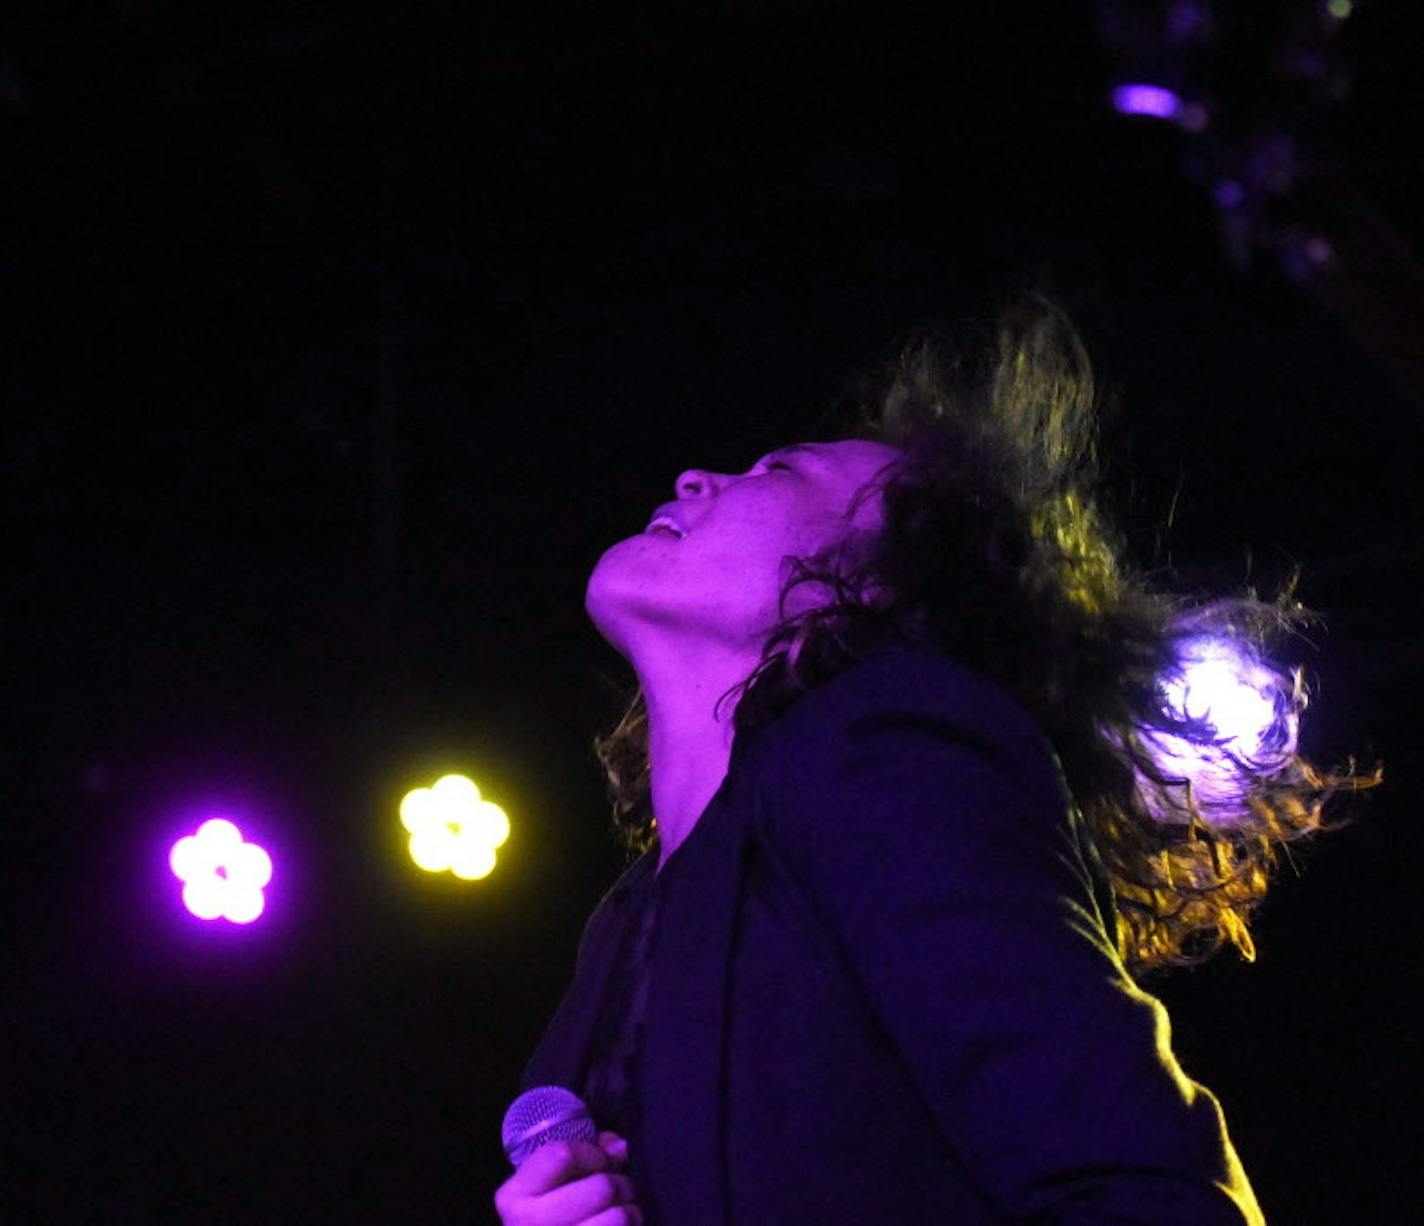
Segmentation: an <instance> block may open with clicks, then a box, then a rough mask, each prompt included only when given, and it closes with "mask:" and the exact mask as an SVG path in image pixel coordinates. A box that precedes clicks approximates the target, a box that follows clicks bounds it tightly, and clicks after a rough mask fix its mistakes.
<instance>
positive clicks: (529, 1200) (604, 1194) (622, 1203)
mask: <svg viewBox="0 0 1424 1226" xmlns="http://www.w3.org/2000/svg"><path fill="white" fill-rule="evenodd" d="M627 1162H628V1142H627V1141H625V1140H624V1139H623V1138H622V1137H620V1136H618V1135H617V1134H616V1133H612V1132H601V1133H599V1134H598V1144H597V1145H595V1144H593V1143H591V1142H589V1141H550V1142H549V1143H548V1144H547V1145H541V1146H540V1147H539V1148H538V1149H537V1150H535V1151H534V1153H532V1154H531V1155H530V1156H529V1157H528V1158H527V1159H526V1160H525V1162H524V1165H523V1166H521V1167H520V1168H519V1169H518V1170H517V1171H515V1172H514V1174H513V1175H511V1176H510V1177H509V1178H508V1179H506V1180H505V1181H504V1182H503V1183H502V1184H500V1186H499V1188H498V1189H497V1190H496V1192H495V1194H494V1207H495V1211H496V1212H497V1213H498V1214H499V1220H500V1221H501V1222H503V1223H504V1226H641V1224H642V1221H643V1211H642V1210H641V1209H639V1208H638V1206H637V1205H635V1204H634V1203H633V1196H634V1189H633V1181H632V1180H631V1179H629V1178H628V1176H627V1175H620V1174H618V1172H619V1171H620V1170H622V1168H623V1167H624V1166H625V1165H626V1164H627Z"/></svg>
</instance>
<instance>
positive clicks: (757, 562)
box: [584, 439, 902, 658]
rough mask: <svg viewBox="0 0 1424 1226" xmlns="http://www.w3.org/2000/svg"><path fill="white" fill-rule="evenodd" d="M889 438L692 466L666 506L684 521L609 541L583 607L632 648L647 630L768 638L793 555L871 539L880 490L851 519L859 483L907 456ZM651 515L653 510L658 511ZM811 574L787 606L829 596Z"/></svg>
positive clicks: (689, 638) (749, 641)
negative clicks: (739, 467) (735, 464)
mask: <svg viewBox="0 0 1424 1226" xmlns="http://www.w3.org/2000/svg"><path fill="white" fill-rule="evenodd" d="M901 454H902V453H901V452H900V451H898V450H897V449H896V448H894V447H891V446H889V445H888V444H885V443H877V442H871V441H868V440H861V439H843V440H840V441H838V442H833V443H797V444H792V445H790V446H787V447H783V448H780V449H779V450H777V451H774V452H771V453H770V454H769V455H767V456H765V457H763V458H762V459H760V460H758V461H757V463H756V464H754V465H753V466H752V467H751V468H750V469H748V470H747V471H746V472H745V473H715V472H707V471H704V470H701V469H689V470H688V471H687V472H684V473H683V474H682V475H681V476H679V477H678V479H677V482H676V492H677V500H676V502H673V503H669V504H666V510H668V511H669V512H670V513H671V515H672V516H673V518H675V519H676V520H677V521H678V523H679V526H680V527H681V528H682V529H683V530H684V531H685V533H686V535H685V536H683V537H681V538H680V539H679V538H678V537H677V536H674V535H673V534H671V533H669V532H666V531H645V532H642V533H640V534H638V535H637V536H631V537H628V538H627V539H626V540H622V541H619V542H617V543H616V544H614V545H613V546H611V547H610V548H609V549H608V550H607V551H605V552H604V554H603V556H602V557H600V558H599V560H598V563H597V564H596V565H595V567H594V570H593V574H592V575H591V576H590V578H589V582H588V589H587V593H586V596H585V602H584V603H585V608H586V609H587V610H588V613H589V616H590V617H591V618H592V619H593V622H594V624H595V625H596V626H597V627H598V629H599V632H600V633H601V634H603V636H604V638H606V639H607V640H608V641H609V642H610V643H611V644H612V645H613V646H614V647H615V648H617V649H618V650H619V651H620V652H622V653H623V654H624V655H625V656H630V658H631V655H632V653H634V652H636V650H637V647H638V645H639V644H638V638H639V636H640V635H644V634H652V635H655V636H657V637H659V638H664V639H666V638H668V637H671V639H672V640H674V641H677V640H681V641H683V642H685V643H687V644H688V646H691V645H693V643H694V642H699V641H700V642H704V643H706V644H707V645H711V644H712V643H714V642H715V643H717V644H720V645H723V646H728V647H733V648H737V649H742V648H746V647H748V646H755V647H759V646H760V643H761V642H762V641H763V639H764V638H765V636H766V634H767V632H768V631H769V630H770V629H771V627H772V626H773V625H775V623H776V621H777V620H778V613H777V599H778V596H779V594H780V592H781V589H782V587H783V586H784V585H785V583H786V581H787V580H788V579H789V578H790V576H791V573H792V571H791V567H790V565H789V562H788V559H789V558H790V557H792V556H798V557H806V556H809V555H812V554H815V553H817V552H818V551H820V550H822V549H825V548H827V547H828V546H831V545H834V544H835V543H837V542H838V541H846V542H848V543H849V544H850V545H851V547H852V548H854V547H855V544H856V543H857V542H865V541H868V540H870V539H873V538H874V536H875V535H876V534H877V533H878V532H879V531H880V528H881V525H882V522H883V505H882V502H881V496H880V492H879V490H878V489H877V490H876V491H875V492H873V493H871V494H869V495H868V496H866V497H865V498H864V499H863V500H862V502H861V505H860V507H859V509H858V510H857V511H856V512H855V516H854V519H853V520H851V519H848V518H847V516H848V515H849V514H850V510H851V505H852V503H853V501H854V499H855V496H856V494H857V492H858V491H859V490H860V489H861V488H862V487H863V486H865V485H866V484H867V483H869V482H871V481H872V480H874V479H875V478H876V477H877V476H879V475H880V474H881V473H882V472H883V470H884V469H885V468H886V467H887V466H888V465H890V464H891V463H893V462H894V461H895V460H897V459H899V458H900V457H901ZM649 518H650V519H651V518H652V514H651V513H650V515H649ZM816 587H817V585H813V584H803V585H802V586H801V587H799V588H797V589H796V591H795V592H794V593H793V597H792V602H788V607H787V612H788V613H795V612H799V611H801V610H802V609H803V608H805V607H807V606H808V605H810V604H813V603H815V602H817V601H825V600H826V599H827V596H828V594H827V593H826V592H825V591H824V590H820V591H819V592H818V591H817V590H816Z"/></svg>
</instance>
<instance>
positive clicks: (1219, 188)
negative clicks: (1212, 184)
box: [1212, 179, 1246, 209]
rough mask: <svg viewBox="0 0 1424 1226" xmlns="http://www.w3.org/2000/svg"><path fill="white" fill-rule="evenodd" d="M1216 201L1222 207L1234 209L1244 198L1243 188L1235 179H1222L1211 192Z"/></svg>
mask: <svg viewBox="0 0 1424 1226" xmlns="http://www.w3.org/2000/svg"><path fill="white" fill-rule="evenodd" d="M1212 194H1213V195H1214V196H1215V197H1216V202H1217V204H1219V205H1220V206H1221V207H1222V208H1224V209H1235V208H1239V207H1240V206H1241V202H1242V201H1243V200H1245V199H1246V192H1245V189H1244V188H1242V186H1241V184H1239V183H1238V182H1237V181H1236V180H1235V179H1222V180H1221V182H1220V183H1218V184H1217V185H1216V189H1215V190H1214V191H1213V193H1212Z"/></svg>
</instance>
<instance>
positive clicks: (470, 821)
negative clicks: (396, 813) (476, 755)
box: [400, 775, 509, 881]
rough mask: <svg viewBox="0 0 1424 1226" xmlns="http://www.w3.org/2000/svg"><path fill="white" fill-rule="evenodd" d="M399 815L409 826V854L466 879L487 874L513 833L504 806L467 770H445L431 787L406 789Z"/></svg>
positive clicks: (430, 867)
mask: <svg viewBox="0 0 1424 1226" xmlns="http://www.w3.org/2000/svg"><path fill="white" fill-rule="evenodd" d="M400 818H401V825H403V826H404V827H405V828H406V829H407V830H408V831H410V858H411V859H412V860H414V861H415V863H416V864H417V866H419V867H420V868H423V869H424V870H425V871H426V872H427V873H443V872H447V871H448V872H451V873H453V874H454V875H455V876H456V877H459V878H460V879H461V880H463V881H475V880H478V879H479V878H481V877H488V876H489V874H490V873H491V872H492V871H493V870H494V865H495V854H494V851H495V848H496V847H500V846H502V845H503V844H504V841H505V840H506V839H507V838H509V818H508V817H506V816H505V813H504V810H503V809H501V808H500V807H499V806H498V805H496V804H491V803H490V802H489V801H487V800H481V799H480V789H479V788H477V787H476V786H475V783H474V780H472V779H468V778H466V777H465V776H464V775H446V776H444V778H442V779H438V780H436V782H435V784H434V785H433V786H432V787H428V788H416V789H415V790H414V791H412V792H407V793H406V796H405V799H404V800H402V801H401V806H400Z"/></svg>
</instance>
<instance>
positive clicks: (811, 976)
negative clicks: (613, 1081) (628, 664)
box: [521, 649, 1263, 1226]
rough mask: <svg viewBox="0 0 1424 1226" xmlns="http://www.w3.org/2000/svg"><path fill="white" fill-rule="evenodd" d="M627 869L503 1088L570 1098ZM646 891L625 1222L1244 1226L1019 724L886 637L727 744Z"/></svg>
mask: <svg viewBox="0 0 1424 1226" xmlns="http://www.w3.org/2000/svg"><path fill="white" fill-rule="evenodd" d="M657 859H658V853H657V850H656V849H654V850H653V851H651V852H649V853H648V854H647V855H644V856H643V857H642V858H641V859H639V860H638V861H637V862H635V863H634V864H633V865H632V866H631V867H630V868H629V869H628V870H627V871H626V872H625V873H624V874H623V876H622V877H621V878H620V879H619V880H618V881H617V883H615V884H614V885H613V887H612V888H611V889H610V890H609V891H608V893H607V894H606V895H605V896H604V898H603V899H602V901H601V902H600V903H599V905H598V907H597V908H596V910H595V911H594V913H593V915H592V917H591V918H590V919H589V921H588V924H587V926H586V928H585V930H584V934H583V939H582V942H581V944H580V947H579V953H578V961H577V970H576V974H575V977H574V981H573V983H572V985H571V986H570V988H569V990H568V992H567V993H566V995H565V997H564V999H563V1002H562V1003H561V1004H560V1006H559V1009H558V1011H557V1012H556V1014H555V1015H554V1018H553V1020H552V1022H551V1023H550V1025H549V1027H548V1030H547V1031H546V1032H545V1034H544V1037H543V1039H542V1041H541V1042H540V1043H539V1046H538V1048H537V1050H536V1051H535V1053H534V1056H533V1058H532V1059H531V1061H530V1063H529V1066H528V1068H527V1070H526V1073H525V1076H524V1079H523V1082H522V1086H521V1088H522V1089H528V1088H530V1087H533V1086H538V1085H551V1084H552V1085H564V1086H568V1087H569V1088H571V1089H573V1090H574V1091H575V1092H579V1091H580V1090H581V1088H582V1083H583V1078H584V1077H585V1075H586V1072H587V1068H586V1060H587V1058H588V1053H589V1041H590V1036H591V1034H592V1033H593V1029H594V1023H595V1020H596V1018H597V1015H598V1013H599V1010H600V1008H602V1007H604V1006H605V1005H608V1006H609V1007H618V1004H619V1002H617V1001H616V1000H615V1001H611V1002H610V1001H606V1000H605V995H604V990H605V986H606V985H607V984H608V983H609V982H610V976H609V970H610V962H611V961H612V960H613V958H614V956H615V953H616V950H617V948H618V943H619V937H620V934H621V932H622V925H623V923H624V922H625V921H626V919H627V915H626V914H624V913H623V910H622V908H623V905H624V903H625V901H626V900H627V899H628V898H629V897H630V895H632V894H633V893H635V892H636V890H637V887H638V885H639V883H640V882H641V883H645V884H647V883H649V882H650V879H649V878H648V874H650V873H653V872H654V871H655V869H656V867H657ZM656 883H657V888H658V890H659V892H660V894H661V898H660V904H659V905H660V911H659V912H658V914H657V921H656V926H655V932H654V935H653V942H652V950H651V953H650V955H649V965H650V970H651V991H650V995H649V996H648V1001H647V1024H646V1028H645V1030H644V1032H643V1040H642V1046H641V1048H640V1066H639V1073H638V1083H639V1108H640V1109H639V1112H638V1114H639V1118H640V1123H639V1126H638V1130H637V1134H636V1135H635V1136H630V1137H629V1138H628V1140H629V1146H630V1150H631V1151H632V1152H633V1155H634V1158H633V1164H632V1166H631V1167H630V1173H632V1174H633V1176H634V1179H635V1182H636V1184H637V1188H638V1203H639V1204H640V1205H642V1207H643V1209H644V1211H645V1215H646V1216H645V1220H646V1222H648V1223H649V1224H650V1226H702V1224H703V1223H708V1224H711V1223H719V1224H720V1223H724V1222H734V1223H739V1224H746V1226H772V1224H776V1223H786V1224H788V1226H790V1224H793V1223H794V1224H797V1226H803V1224H807V1223H841V1222H844V1223H866V1222H874V1223H879V1222H893V1223H899V1224H902V1226H910V1224H913V1223H947V1224H951V1226H977V1224H979V1223H989V1222H1019V1221H1022V1222H1043V1223H1050V1222H1051V1223H1062V1224H1064V1226H1067V1224H1070V1223H1071V1224H1075V1226H1088V1224H1089V1223H1092V1224H1093V1226H1102V1224H1103V1223H1144V1224H1145V1223H1172V1224H1173V1226H1187V1224H1190V1226H1217V1224H1220V1226H1242V1224H1243V1223H1261V1222H1263V1218H1262V1216H1261V1212H1260V1210H1259V1208H1258V1207H1257V1205H1256V1201H1255V1198H1254V1196H1253V1195H1252V1192H1251V1188H1250V1185H1249V1184H1248V1182H1247V1180H1246V1176H1245V1173H1244V1172H1243V1170H1242V1168H1241V1165H1240V1162H1239V1161H1238V1159H1237V1157H1236V1154H1235V1152H1234V1150H1233V1149H1232V1146H1231V1142H1230V1140H1229V1138H1228V1136H1227V1132H1226V1126H1225V1122H1224V1120H1223V1118H1222V1113H1221V1109H1220V1106H1219V1105H1218V1103H1217V1100H1216V1099H1215V1098H1214V1097H1213V1096H1212V1094H1211V1093H1210V1092H1209V1091H1207V1090H1206V1089H1205V1088H1203V1087H1202V1086H1200V1085H1198V1084H1196V1083H1195V1082H1193V1081H1191V1080H1189V1079H1188V1078H1187V1076H1186V1075H1185V1074H1184V1073H1183V1071H1182V1069H1181V1067H1180V1066H1179V1065H1178V1064H1177V1061H1176V1059H1175V1058H1174V1056H1173V1055H1172V1052H1171V1047H1170V1035H1169V1023H1168V1018H1167V1013H1166V1011H1165V1010H1164V1008H1163V1007H1162V1005H1161V1003H1160V1002H1158V1001H1157V1000H1156V999H1155V998H1154V997H1152V996H1150V995H1148V994H1146V993H1145V992H1143V991H1141V990H1140V989H1139V988H1137V987H1136V986H1135V985H1134V984H1133V982H1132V981H1131V979H1130V978H1129V977H1128V975H1127V974H1126V972H1125V971H1124V969H1123V966H1122V963H1121V961H1120V960H1119V958H1118V956H1117V954H1116V952H1115V950H1114V945H1113V942H1112V940H1110V939H1109V936H1108V933H1109V932H1111V931H1112V928H1111V925H1112V924H1113V922H1114V920H1113V913H1112V905H1113V903H1112V897H1111V893H1110V890H1109V887H1108V884H1107V881H1106V878H1105V877H1104V875H1103V872H1102V868H1101V865H1100V863H1099V861H1098V859H1097V857H1096V854H1095V853H1094V852H1093V850H1092V847H1091V844H1090V843H1089V842H1088V840H1087V837H1086V834H1085V832H1084V830H1083V828H1082V824H1081V819H1080V817H1079V816H1078V814H1077V811H1076V810H1075V809H1074V807H1073V806H1072V804H1071V802H1070V798H1069V795H1068V792H1067V789H1066V786H1065V784H1064V781H1063V777H1062V772H1061V769H1060V767H1059V765H1058V761H1057V759H1056V757H1055V756H1054V754H1053V751H1052V749H1051V747H1050V745H1049V743H1048V741H1047V740H1046V738H1045V737H1044V736H1043V734H1042V732H1041V731H1040V730H1039V729H1038V727H1037V726H1036V725H1035V724H1034V723H1033V722H1032V721H1031V720H1030V719H1029V718H1028V716H1027V715H1026V714H1025V713H1024V712H1023V710H1022V709H1021V708H1020V707H1019V706H1018V705H1017V704H1016V703H1015V702H1014V701H1013V700H1012V699H1011V698H1010V697H1009V696H1008V695H1007V694H1006V693H1005V692H1004V691H1003V690H1001V689H999V688H998V687H997V686H995V685H993V684H992V683H990V682H989V681H987V680H985V679H984V678H983V677H981V676H979V675H978V674H976V673H974V672H972V671H970V670H969V669H967V668H965V667H963V666H961V665H959V664H957V663H955V662H953V661H951V660H948V659H945V658H943V657H941V656H938V655H934V654H931V653H928V652H923V651H914V650H901V649H897V650H893V651H890V652H885V653H882V654H879V655H876V656H872V657H870V658H869V659H867V660H864V661H862V662H861V663H859V664H857V665H855V666H854V667H852V668H850V669H849V670H847V671H846V672H844V673H842V674H840V675H839V676H837V677H835V678H834V679H833V680H831V681H830V682H828V683H827V684H825V685H823V686H821V687H820V688H818V689H815V690H813V691H811V692H810V693H808V694H806V695H804V696H803V697H801V698H800V699H799V700H798V701H797V702H796V703H794V704H793V705H792V706H791V707H790V708H789V709H788V710H786V711H785V712H784V713H783V714H782V715H781V716H780V717H779V718H778V719H777V720H775V721H774V722H773V723H771V724H769V725H767V726H766V727H765V728H762V729H760V730H758V731H757V732H755V733H752V734H749V735H748V734H743V733H738V735H737V738H736V741H735V743H734V745H733V752H732V757H731V764H730V767H729V770H728V773H727V776H726V778H725V780H724V781H723V783H722V785H721V788H720V789H719V790H718V792H717V794H716V795H715V796H714V797H713V799H712V800H711V802H710V803H709V804H708V807H707V808H706V810H705V811H704V812H703V814H702V816H701V819H700V820H699V821H698V823H697V825H696V826H695V827H694V829H693V831H692V832H691V833H690V834H689V835H688V837H687V838H686V840H685V841H684V842H683V843H682V845H681V846H679V847H678V848H677V849H676V851H675V852H674V853H673V855H672V856H671V858H670V859H669V861H668V863H667V865H666V866H665V868H664V869H663V871H662V872H661V873H658V874H657V876H656Z"/></svg>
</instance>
